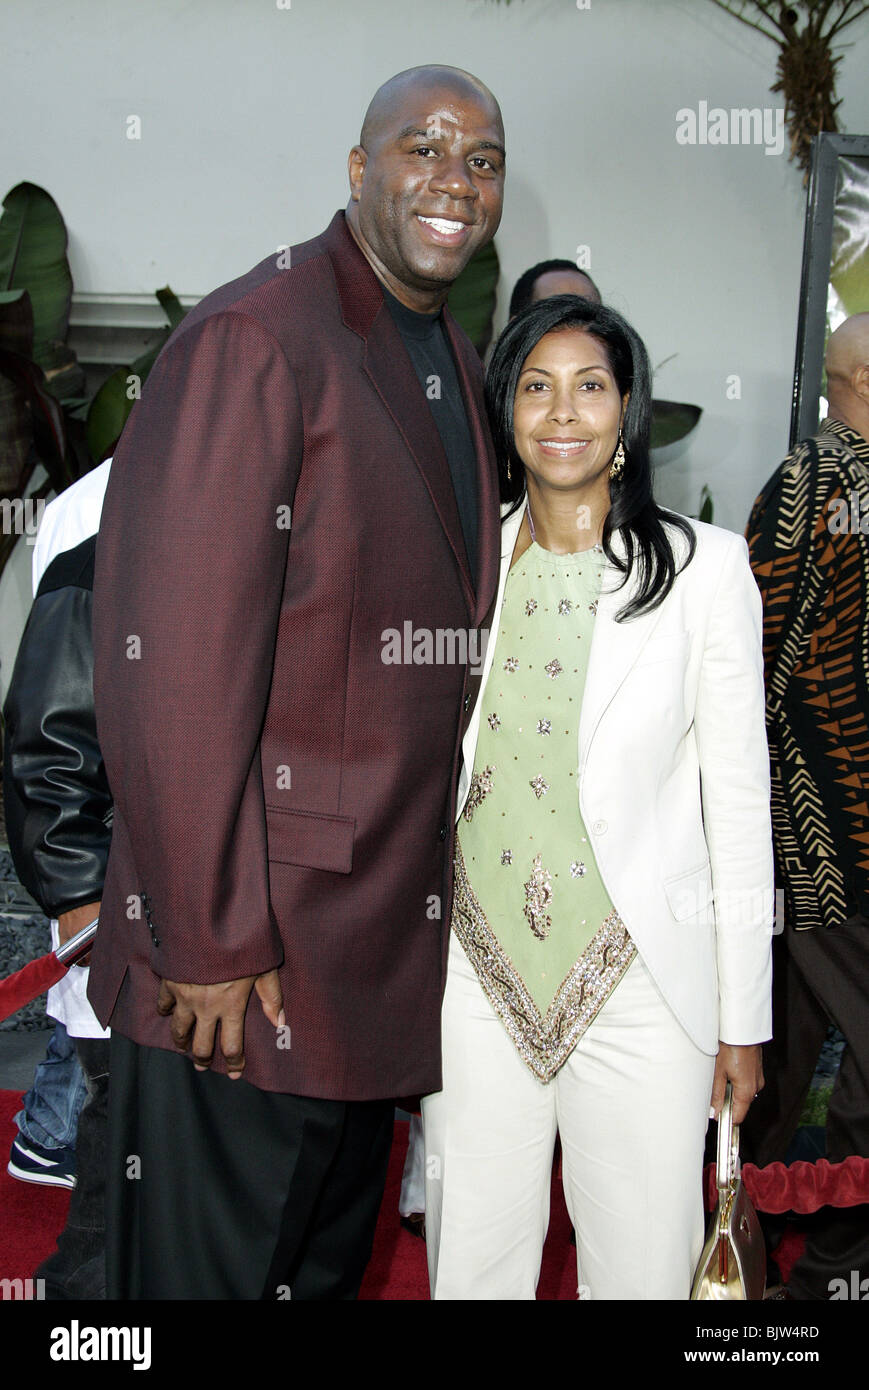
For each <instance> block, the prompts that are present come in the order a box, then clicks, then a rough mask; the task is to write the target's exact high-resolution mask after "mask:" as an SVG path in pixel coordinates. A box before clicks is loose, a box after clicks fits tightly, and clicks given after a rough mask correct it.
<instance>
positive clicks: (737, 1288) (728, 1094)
mask: <svg viewBox="0 0 869 1390" xmlns="http://www.w3.org/2000/svg"><path fill="white" fill-rule="evenodd" d="M740 1172H741V1165H740V1162H739V1125H735V1124H734V1123H733V1087H732V1086H731V1084H730V1082H729V1081H728V1083H727V1089H726V1091H725V1093H724V1105H723V1106H722V1108H721V1114H720V1116H719V1119H718V1156H717V1162H716V1165H715V1181H716V1185H717V1187H718V1208H717V1210H716V1211H715V1212H714V1214H713V1216H712V1220H711V1221H710V1223H709V1230H708V1232H707V1235H706V1244H705V1245H704V1246H703V1253H702V1254H701V1256H700V1260H699V1263H698V1265H697V1271H696V1273H695V1275H694V1283H693V1284H692V1286H691V1297H692V1299H718V1298H720V1299H725V1298H727V1299H730V1298H737V1299H748V1300H759V1299H762V1298H763V1292H764V1288H765V1287H766V1245H765V1243H764V1239H763V1232H762V1231H761V1229H760V1222H759V1221H758V1219H757V1212H756V1211H755V1209H754V1207H753V1206H752V1205H751V1202H750V1201H749V1200H748V1197H747V1195H746V1192H745V1188H744V1187H743V1185H742V1178H741V1177H740Z"/></svg>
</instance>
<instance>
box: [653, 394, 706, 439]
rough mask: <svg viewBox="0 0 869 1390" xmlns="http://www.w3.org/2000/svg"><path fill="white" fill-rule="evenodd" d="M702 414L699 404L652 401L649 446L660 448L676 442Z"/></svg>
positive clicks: (687, 432) (689, 431)
mask: <svg viewBox="0 0 869 1390" xmlns="http://www.w3.org/2000/svg"><path fill="white" fill-rule="evenodd" d="M702 414H703V411H702V410H701V408H700V406H699V405H683V404H682V403H681V402H677V401H652V437H651V441H650V443H651V447H652V448H653V449H662V448H663V447H664V446H665V445H666V444H676V443H678V441H679V440H680V439H684V438H685V436H686V435H688V434H690V433H691V431H692V430H693V429H694V427H695V425H696V424H697V421H698V420H699V419H700V416H701V415H702Z"/></svg>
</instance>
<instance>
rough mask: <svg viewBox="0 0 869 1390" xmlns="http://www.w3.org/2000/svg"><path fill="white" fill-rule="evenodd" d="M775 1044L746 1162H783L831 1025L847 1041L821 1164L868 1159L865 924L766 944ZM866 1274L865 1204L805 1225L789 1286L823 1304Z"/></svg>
mask: <svg viewBox="0 0 869 1390" xmlns="http://www.w3.org/2000/svg"><path fill="white" fill-rule="evenodd" d="M773 972H774V974H773V1029H774V1034H775V1036H774V1038H773V1041H772V1042H771V1043H768V1044H767V1045H766V1046H765V1047H764V1053H763V1068H764V1077H765V1080H766V1085H765V1087H764V1089H763V1090H762V1091H761V1093H760V1095H759V1097H758V1099H757V1100H756V1101H755V1102H754V1104H753V1105H752V1107H751V1110H750V1111H749V1113H748V1116H747V1118H746V1120H745V1123H744V1125H743V1126H742V1131H741V1147H742V1154H743V1158H744V1159H745V1160H746V1161H748V1162H751V1163H757V1164H759V1165H761V1166H764V1165H765V1164H767V1163H775V1162H782V1161H783V1160H784V1156H785V1153H786V1150H787V1147H788V1144H789V1142H790V1140H791V1139H792V1138H793V1135H794V1133H795V1131H796V1129H797V1126H798V1125H799V1119H800V1112H801V1111H802V1108H803V1104H804V1102H805V1098H806V1095H807V1093H808V1090H809V1086H810V1084H811V1080H812V1076H813V1074H814V1070H815V1066H816V1065H817V1061H818V1056H819V1054H820V1051H821V1046H822V1044H823V1042H824V1038H825V1036H826V1032H827V1026H828V1024H829V1023H832V1024H834V1026H835V1027H836V1028H838V1029H839V1031H840V1033H842V1034H843V1035H844V1037H845V1040H846V1046H845V1050H844V1052H843V1054H842V1060H841V1063H840V1066H839V1072H838V1075H837V1077H836V1080H835V1082H834V1085H833V1093H832V1097H831V1099H830V1105H829V1109H828V1112H827V1136H826V1143H827V1158H828V1159H829V1160H830V1162H831V1163H840V1162H841V1161H842V1160H843V1159H845V1158H847V1157H848V1155H849V1154H858V1155H860V1156H861V1157H864V1158H865V1157H869V922H867V920H866V918H864V917H857V918H852V919H851V920H850V921H849V922H846V923H844V924H843V925H842V926H840V927H834V928H832V929H831V930H827V929H825V928H824V927H817V928H814V929H812V930H811V931H800V932H798V931H794V930H793V929H792V928H790V927H787V928H786V930H785V932H784V934H783V935H782V936H780V937H776V938H775V940H774V944H773ZM852 1270H857V1271H858V1272H859V1275H860V1277H861V1279H863V1278H866V1277H867V1275H869V1205H865V1204H864V1205H861V1206H858V1207H842V1208H834V1207H824V1208H823V1209H822V1210H821V1211H820V1212H818V1213H817V1215H815V1216H813V1217H811V1218H809V1219H808V1220H807V1235H806V1248H805V1253H804V1254H803V1256H802V1257H801V1258H800V1259H799V1260H798V1262H797V1263H796V1265H795V1266H794V1268H793V1271H792V1273H791V1277H790V1280H789V1284H788V1287H789V1289H790V1291H791V1293H792V1294H793V1296H794V1297H795V1298H798V1299H828V1298H829V1297H830V1282H831V1280H833V1279H837V1278H838V1279H841V1278H844V1279H845V1280H846V1282H848V1281H849V1280H850V1276H851V1271H852Z"/></svg>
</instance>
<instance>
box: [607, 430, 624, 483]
mask: <svg viewBox="0 0 869 1390" xmlns="http://www.w3.org/2000/svg"><path fill="white" fill-rule="evenodd" d="M624 471H625V449H624V445H623V444H622V432H621V430H619V443H618V448H617V449H616V452H615V457H614V458H613V461H612V465H611V467H610V477H611V478H612V480H613V482H618V480H619V478H620V477H621V476H622V473H623V472H624Z"/></svg>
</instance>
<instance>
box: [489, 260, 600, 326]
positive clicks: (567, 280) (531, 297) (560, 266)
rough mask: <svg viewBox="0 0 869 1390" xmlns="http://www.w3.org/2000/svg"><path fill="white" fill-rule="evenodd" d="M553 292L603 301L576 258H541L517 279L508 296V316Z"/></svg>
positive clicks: (547, 296) (548, 296)
mask: <svg viewBox="0 0 869 1390" xmlns="http://www.w3.org/2000/svg"><path fill="white" fill-rule="evenodd" d="M555 294H577V295H579V296H580V298H581V299H590V300H591V302H592V303H593V304H601V303H602V302H603V301H602V300H601V295H600V290H599V289H598V287H597V285H596V284H595V283H594V281H593V280H592V278H591V276H590V275H588V274H587V273H586V271H584V270H580V269H579V267H578V266H577V265H576V262H575V261H564V260H552V261H541V262H540V263H539V265H533V266H532V267H531V269H530V270H526V271H525V272H524V274H522V275H520V276H519V279H518V280H517V281H516V284H515V285H514V287H513V293H512V295H511V296H510V318H511V319H514V318H515V317H516V315H517V314H521V312H522V310H523V309H527V308H528V305H529V304H537V303H539V301H540V300H541V299H550V298H551V297H552V296H553V295H555Z"/></svg>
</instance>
